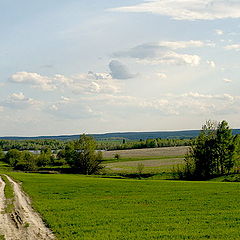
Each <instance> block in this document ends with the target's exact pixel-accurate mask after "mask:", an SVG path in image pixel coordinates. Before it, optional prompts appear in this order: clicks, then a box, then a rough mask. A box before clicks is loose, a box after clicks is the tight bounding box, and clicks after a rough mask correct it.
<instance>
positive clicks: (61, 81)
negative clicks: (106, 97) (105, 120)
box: [9, 67, 130, 94]
mask: <svg viewBox="0 0 240 240" xmlns="http://www.w3.org/2000/svg"><path fill="white" fill-rule="evenodd" d="M113 70H115V72H114V71H113V72H112V73H113V74H115V75H117V73H118V72H117V69H113ZM118 70H119V73H118V74H121V73H122V77H127V76H128V77H130V73H129V75H127V73H128V72H127V70H126V69H125V73H124V71H123V70H124V67H123V68H122V69H120V68H119V69H118ZM121 70H122V72H121ZM124 74H125V75H124ZM115 75H114V76H115ZM115 77H117V76H115ZM118 77H121V75H120V76H118ZM9 81H10V82H12V83H18V84H27V85H30V86H31V87H33V88H40V89H42V90H43V91H53V90H66V89H69V90H71V91H72V92H74V93H77V94H79V93H81V94H90V93H93V94H100V93H116V92H119V91H120V88H121V84H119V83H118V81H116V80H114V79H113V77H112V75H111V74H110V73H94V72H91V71H89V72H88V73H81V74H76V75H74V76H70V77H66V76H64V75H61V74H55V75H53V76H42V75H40V74H38V73H31V72H17V73H15V74H13V75H12V76H11V77H10V78H9Z"/></svg>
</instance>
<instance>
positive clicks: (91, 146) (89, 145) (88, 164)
mask: <svg viewBox="0 0 240 240" xmlns="http://www.w3.org/2000/svg"><path fill="white" fill-rule="evenodd" d="M96 147H97V143H96V141H95V140H94V138H92V137H90V136H86V135H85V134H83V135H81V136H80V138H79V140H78V141H76V142H75V151H74V152H72V156H71V161H70V162H69V164H70V165H71V166H72V167H73V168H75V169H76V170H77V171H78V172H79V173H83V174H95V173H97V172H99V170H100V169H102V165H100V164H101V161H102V152H100V151H98V152H97V151H96Z"/></svg>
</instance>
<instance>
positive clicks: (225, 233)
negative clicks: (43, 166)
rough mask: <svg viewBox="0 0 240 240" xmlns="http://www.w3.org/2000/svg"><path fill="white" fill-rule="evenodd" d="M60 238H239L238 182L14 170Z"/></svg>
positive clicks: (35, 205)
mask: <svg viewBox="0 0 240 240" xmlns="http://www.w3.org/2000/svg"><path fill="white" fill-rule="evenodd" d="M10 175H11V176H13V177H14V178H15V179H17V180H20V181H22V182H23V183H22V185H23V188H24V189H25V191H26V192H27V193H28V194H29V195H30V196H31V198H32V200H33V205H34V207H35V208H36V209H37V210H38V211H39V212H40V213H41V215H42V216H43V218H44V219H45V221H46V222H47V224H48V226H50V228H51V229H52V230H53V232H54V233H55V234H56V236H57V237H58V239H59V240H60V239H71V240H72V239H86V240H88V239H91V240H93V239H97V240H105V239H109V240H110V239H111V240H115V239H139V240H140V239H141V240H144V239H146V240H149V239H218V240H221V239H240V217H239V216H240V203H239V196H240V193H239V190H240V185H239V184H238V183H211V182H182V181H152V180H150V181H145V180H123V179H121V180H120V179H108V178H107V179H106V178H98V177H90V176H80V175H64V174H57V175H40V174H24V173H10Z"/></svg>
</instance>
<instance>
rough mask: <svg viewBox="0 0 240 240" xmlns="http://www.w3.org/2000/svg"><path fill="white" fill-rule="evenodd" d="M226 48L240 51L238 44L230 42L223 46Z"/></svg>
mask: <svg viewBox="0 0 240 240" xmlns="http://www.w3.org/2000/svg"><path fill="white" fill-rule="evenodd" d="M224 48H225V49H226V50H236V51H240V44H231V45H227V46H225V47H224Z"/></svg>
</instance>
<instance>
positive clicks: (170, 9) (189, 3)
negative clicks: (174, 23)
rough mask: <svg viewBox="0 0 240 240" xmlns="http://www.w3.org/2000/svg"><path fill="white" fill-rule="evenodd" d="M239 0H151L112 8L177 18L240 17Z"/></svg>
mask: <svg viewBox="0 0 240 240" xmlns="http://www.w3.org/2000/svg"><path fill="white" fill-rule="evenodd" d="M239 8H240V2H239V1H238V0H227V1H226V0H184V1H179V0H150V1H147V2H144V3H140V4H136V5H133V6H127V7H120V8H115V9H110V10H111V11H120V12H139V13H141V12H143V13H144V12H145V13H153V14H160V15H164V16H169V17H171V18H173V19H175V20H191V21H192V20H214V19H225V18H240V11H239Z"/></svg>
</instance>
